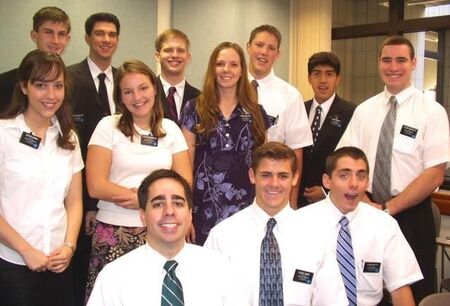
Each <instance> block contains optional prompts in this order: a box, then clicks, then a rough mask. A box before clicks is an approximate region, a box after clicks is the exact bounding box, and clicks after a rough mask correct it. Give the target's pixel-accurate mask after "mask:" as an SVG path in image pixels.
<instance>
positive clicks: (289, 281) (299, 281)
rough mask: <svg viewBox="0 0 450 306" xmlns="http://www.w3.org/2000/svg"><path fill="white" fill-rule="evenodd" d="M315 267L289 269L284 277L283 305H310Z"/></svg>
mask: <svg viewBox="0 0 450 306" xmlns="http://www.w3.org/2000/svg"><path fill="white" fill-rule="evenodd" d="M316 270H317V267H307V268H303V267H302V268H299V269H294V270H290V271H289V272H288V275H286V277H284V283H283V293H284V299H285V301H284V302H285V305H286V306H288V305H310V303H311V296H312V288H313V281H314V277H315V273H316Z"/></svg>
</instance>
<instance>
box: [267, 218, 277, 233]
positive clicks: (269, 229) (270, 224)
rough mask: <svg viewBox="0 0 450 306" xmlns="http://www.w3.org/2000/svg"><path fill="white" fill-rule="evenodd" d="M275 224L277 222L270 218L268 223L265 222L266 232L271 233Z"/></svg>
mask: <svg viewBox="0 0 450 306" xmlns="http://www.w3.org/2000/svg"><path fill="white" fill-rule="evenodd" d="M276 224H277V220H275V219H274V218H270V219H269V221H267V232H271V231H272V230H273V228H274V227H275V225H276Z"/></svg>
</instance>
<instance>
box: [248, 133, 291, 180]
mask: <svg viewBox="0 0 450 306" xmlns="http://www.w3.org/2000/svg"><path fill="white" fill-rule="evenodd" d="M264 158H268V159H273V160H285V159H287V160H289V161H290V164H291V169H292V174H293V175H295V172H296V171H297V156H296V155H295V152H294V150H292V149H291V148H289V147H288V146H286V145H285V144H282V143H281V142H277V141H270V142H266V143H264V144H262V145H260V146H259V147H258V148H256V150H255V151H254V152H253V157H252V166H251V167H252V169H253V171H256V169H257V168H258V166H259V164H260V163H261V160H263V159H264Z"/></svg>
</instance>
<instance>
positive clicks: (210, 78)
mask: <svg viewBox="0 0 450 306" xmlns="http://www.w3.org/2000/svg"><path fill="white" fill-rule="evenodd" d="M224 49H233V50H235V51H236V52H237V54H238V55H239V58H240V64H241V71H242V73H241V77H240V79H239V81H238V82H237V85H236V97H237V101H238V104H239V105H240V106H241V107H242V108H244V109H245V111H247V112H248V113H250V114H252V118H253V124H252V130H253V137H254V141H255V144H256V145H255V147H258V146H259V145H261V144H263V143H264V138H265V130H266V129H265V124H264V119H263V116H262V113H261V109H260V106H259V104H258V99H257V96H256V92H255V90H254V88H252V86H251V85H250V83H249V81H248V76H247V64H246V62H245V55H244V51H243V50H242V48H241V47H240V46H239V45H238V44H235V43H232V42H228V41H226V42H223V43H221V44H219V45H218V46H217V47H216V48H215V49H214V51H213V52H212V54H211V56H210V58H209V62H208V69H207V70H206V75H205V82H204V84H203V91H202V93H201V94H200V96H199V97H198V101H197V113H198V116H199V118H200V123H199V124H198V125H197V126H196V130H197V132H198V133H200V134H203V135H204V136H208V135H209V134H210V133H211V132H212V130H214V129H215V128H216V127H217V122H218V117H219V115H220V109H219V101H220V95H219V90H218V88H217V81H216V72H215V68H216V60H217V56H218V54H219V52H220V51H222V50H224Z"/></svg>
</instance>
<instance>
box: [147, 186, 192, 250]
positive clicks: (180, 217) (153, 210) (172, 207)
mask: <svg viewBox="0 0 450 306" xmlns="http://www.w3.org/2000/svg"><path fill="white" fill-rule="evenodd" d="M140 217H141V221H142V223H143V224H144V226H146V227H147V236H148V239H147V241H148V244H149V245H150V246H151V247H152V248H153V249H155V250H156V251H158V252H159V253H161V254H167V253H177V252H178V251H179V250H181V249H182V247H183V245H184V241H185V238H184V237H185V235H186V233H187V232H188V230H189V228H190V225H191V221H192V215H191V209H190V208H189V205H188V202H187V200H186V196H185V193H184V189H183V186H182V185H181V184H180V183H179V182H177V181H176V180H174V179H171V178H162V179H159V180H157V181H155V182H153V183H152V184H151V185H150V186H149V188H148V201H147V205H146V208H145V211H144V210H142V209H141V210H140ZM168 250H170V251H168Z"/></svg>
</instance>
